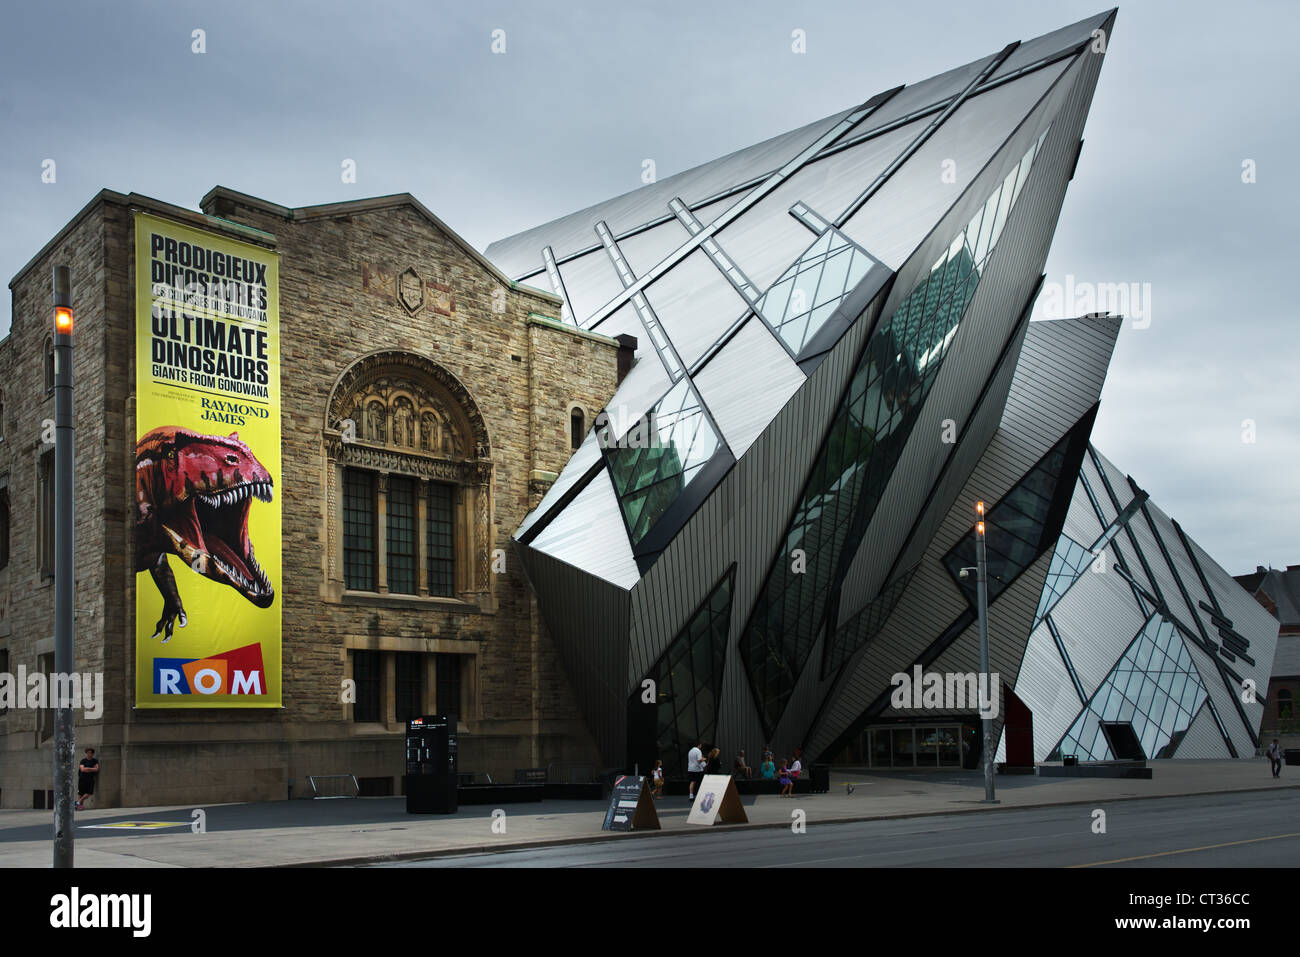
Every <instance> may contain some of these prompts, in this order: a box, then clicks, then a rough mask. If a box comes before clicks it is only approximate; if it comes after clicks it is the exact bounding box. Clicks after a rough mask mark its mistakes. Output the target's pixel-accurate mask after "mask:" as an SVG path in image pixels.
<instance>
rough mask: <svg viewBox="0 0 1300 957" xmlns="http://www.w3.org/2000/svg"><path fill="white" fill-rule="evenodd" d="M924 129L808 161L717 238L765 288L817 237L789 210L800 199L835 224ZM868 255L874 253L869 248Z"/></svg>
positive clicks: (892, 134) (912, 127) (903, 131)
mask: <svg viewBox="0 0 1300 957" xmlns="http://www.w3.org/2000/svg"><path fill="white" fill-rule="evenodd" d="M924 125H925V124H924V122H920V121H918V122H917V123H914V124H911V125H909V126H907V127H905V128H903V129H900V130H895V131H893V132H890V133H885V134H882V135H881V136H879V137H876V138H875V139H870V140H867V141H865V142H863V143H861V144H859V145H857V146H854V147H852V148H851V149H847V150H843V151H841V152H839V153H832V154H831V155H830V156H828V157H826V158H825V159H820V160H817V161H815V162H811V163H809V164H808V165H807V166H805V167H804V168H803V169H801V170H800V171H799V172H797V173H796V174H795V175H794V176H792V177H791V178H790V179H789V180H788V181H786V182H785V183H782V184H781V185H780V186H778V187H777V188H776V189H774V190H773V191H772V192H771V193H769V194H768V195H767V196H765V197H763V199H761V200H760V201H759V202H757V203H755V204H754V206H753V207H752V208H751V209H749V210H747V211H746V212H745V213H744V215H742V216H739V217H737V218H736V219H735V220H733V221H732V222H730V223H728V224H727V225H726V226H724V227H723V228H722V229H721V230H720V231H719V232H718V234H717V238H718V242H719V243H720V244H721V246H722V248H723V249H724V250H725V251H726V253H727V255H728V256H730V257H731V258H732V259H734V260H735V261H736V262H737V263H738V264H739V265H740V267H741V268H742V269H743V270H744V271H745V274H746V275H747V276H749V278H750V280H752V281H753V282H754V283H755V284H756V285H757V286H758V287H759V289H760V290H766V289H767V288H768V287H769V286H770V285H771V284H772V283H774V282H775V281H776V280H777V279H778V278H780V276H781V274H782V273H784V272H785V270H786V269H787V267H789V266H790V264H791V263H793V262H794V261H795V260H796V259H798V258H799V256H800V254H802V253H803V251H804V250H805V249H807V248H808V247H809V246H811V245H812V244H813V241H814V239H815V237H814V236H813V234H812V232H811V231H810V230H809V229H808V227H806V226H804V225H803V224H802V223H800V222H799V221H798V220H797V219H795V218H794V217H793V216H791V215H790V207H791V206H793V205H794V204H795V203H796V202H799V201H802V202H804V203H806V204H807V205H808V206H809V207H810V208H811V209H812V210H813V211H814V212H815V213H817V214H818V215H819V216H822V217H823V218H825V219H826V220H827V221H833V220H834V219H835V218H836V217H837V216H838V215H839V214H840V212H842V211H843V209H844V208H845V207H846V206H847V205H848V204H849V203H850V202H852V201H853V200H854V199H856V198H857V197H858V195H860V194H861V193H862V191H863V190H864V189H866V188H867V186H868V185H869V184H870V183H871V181H872V180H873V179H875V178H876V176H877V175H878V174H879V173H880V172H881V171H882V170H884V168H885V167H886V166H888V165H889V164H890V163H891V162H892V161H893V160H894V158H895V157H896V156H897V155H898V154H899V153H900V152H902V151H903V149H904V148H905V147H906V146H907V144H908V143H910V142H911V141H912V138H913V137H915V135H916V134H917V133H919V132H920V131H921V129H922V128H923V127H924ZM953 198H954V199H955V198H956V195H955V193H954V196H953ZM867 252H872V250H871V249H870V248H869V247H868V249H867Z"/></svg>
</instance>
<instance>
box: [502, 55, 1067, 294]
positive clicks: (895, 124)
mask: <svg viewBox="0 0 1300 957" xmlns="http://www.w3.org/2000/svg"><path fill="white" fill-rule="evenodd" d="M1091 43H1092V40H1091V39H1088V40H1084V41H1082V42H1081V43H1078V44H1076V45H1074V46H1072V47H1068V48H1066V49H1064V50H1058V51H1057V52H1056V53H1051V54H1048V55H1047V56H1045V57H1043V58H1042V59H1039V60H1035V61H1034V62H1033V63H1030V64H1027V65H1025V66H1023V67H1020V68H1018V69H1016V70H1014V71H1012V72H1011V73H1008V74H1005V75H1004V76H999V77H995V78H992V79H990V80H988V81H987V82H986V83H985V84H984V85H983V86H981V87H980V88H979V89H978V90H976V91H975V92H974V93H972V94H971V97H972V98H974V97H978V96H981V95H983V94H984V93H987V92H988V91H990V90H996V89H997V88H999V87H1001V86H1005V85H1006V84H1008V83H1011V82H1014V81H1015V80H1018V79H1020V78H1021V77H1022V76H1025V75H1027V74H1029V73H1033V72H1035V71H1037V70H1041V69H1043V68H1045V67H1049V66H1051V65H1052V64H1054V63H1059V62H1060V61H1061V60H1066V59H1069V58H1071V57H1074V56H1077V55H1078V54H1080V53H1082V52H1083V51H1084V50H1086V49H1087V48H1088V46H1089V44H1091ZM903 89H906V87H905V86H900V87H897V88H895V89H894V90H886V91H884V93H887V94H889V95H890V96H892V95H894V94H895V93H897V92H899V91H900V90H903ZM877 95H878V96H879V95H884V94H883V93H882V94H877ZM951 102H952V97H945V98H944V99H942V100H938V101H936V102H934V103H931V104H929V105H928V106H923V107H920V108H918V109H915V110H913V111H912V112H911V113H908V114H907V115H905V116H902V117H899V118H898V119H896V120H890V121H889V122H888V123H885V124H882V125H881V126H877V127H873V128H872V129H870V130H867V131H865V132H863V133H860V134H858V135H857V136H852V137H846V138H845V139H843V140H839V141H837V142H835V143H832V144H831V145H830V146H827V147H826V148H825V149H824V150H822V151H821V152H820V153H818V154H817V155H816V156H815V157H813V159H812V160H811V161H810V162H811V163H816V162H819V161H821V160H823V159H826V158H827V157H830V156H834V155H835V154H836V153H840V152H843V151H844V150H847V149H852V148H853V147H855V146H858V145H859V144H861V143H865V142H867V141H868V140H872V139H876V138H877V137H880V136H883V135H885V134H886V133H892V132H893V131H894V130H896V129H899V128H900V127H903V126H906V125H907V124H908V123H912V122H915V121H916V120H918V119H923V118H924V117H927V116H930V115H932V114H934V113H937V112H939V111H940V110H942V109H944V108H945V107H946V106H947V105H948V104H949V103H951ZM769 175H771V173H770V171H769V172H768V173H764V174H762V175H761V176H755V177H753V178H752V179H748V180H746V181H744V182H743V183H737V184H736V185H734V186H729V187H727V188H726V189H723V190H719V191H718V192H717V193H713V194H711V195H709V196H706V197H704V198H703V199H701V200H698V201H696V202H695V203H693V204H691V208H692V209H702V208H703V207H705V206H709V205H711V204H713V203H716V202H719V201H721V200H724V199H728V198H730V197H732V196H738V195H740V194H742V193H746V192H748V191H749V190H751V189H753V188H754V187H755V186H757V185H759V184H760V183H762V182H763V180H764V179H766V178H767V177H768V176H769ZM672 220H673V217H672V216H659V217H656V218H655V219H652V220H650V221H648V222H645V223H642V224H640V225H639V226H634V227H632V228H630V229H628V230H627V231H626V232H625V233H623V234H622V235H620V236H619V237H618V238H619V240H624V239H628V238H629V237H632V236H636V235H639V234H640V233H643V232H647V231H649V230H651V229H654V228H655V227H656V226H662V225H663V224H664V223H669V222H672ZM599 248H600V247H599V246H598V245H596V246H586V247H584V248H582V249H578V250H575V251H574V252H571V253H567V254H566V255H564V256H563V257H561V258H559V259H558V260H557V262H558V263H559V264H560V265H563V264H564V263H567V262H572V261H573V260H575V259H580V258H582V257H583V256H586V255H589V254H591V253H593V252H595V251H596V250H598V249H599ZM543 272H545V269H534V270H532V271H531V272H527V273H524V274H523V275H521V276H519V277H517V278H516V279H515V282H527V280H529V279H531V278H533V277H535V276H540V275H541V274H542V273H543Z"/></svg>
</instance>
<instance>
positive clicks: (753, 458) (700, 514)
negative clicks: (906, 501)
mask: <svg viewBox="0 0 1300 957" xmlns="http://www.w3.org/2000/svg"><path fill="white" fill-rule="evenodd" d="M881 299H882V297H877V299H876V300H874V301H873V302H872V303H871V304H870V305H869V306H868V307H867V309H866V310H865V312H864V314H863V315H862V316H860V317H859V318H858V320H857V321H856V322H855V323H854V324H853V325H852V326H850V327H849V330H848V331H847V332H846V333H845V335H844V337H843V338H842V339H841V340H840V341H839V342H838V343H837V344H836V346H835V347H834V348H833V349H832V350H831V352H830V353H829V354H828V356H827V358H826V360H825V361H824V362H822V363H821V364H820V365H819V366H818V367H817V369H816V371H815V372H814V373H813V374H812V375H811V376H810V377H809V378H808V379H807V380H806V381H805V383H804V384H803V386H802V387H801V388H800V389H799V390H798V391H796V392H795V393H794V395H793V396H792V397H791V398H790V399H789V401H788V402H787V403H786V405H785V407H784V408H783V409H782V410H781V411H780V413H779V414H777V416H776V418H775V419H773V420H772V422H771V423H770V424H769V425H768V426H767V428H765V429H764V430H763V431H762V433H761V434H760V435H759V437H758V438H757V439H756V440H755V441H754V442H753V444H752V445H750V447H749V449H748V451H747V452H746V453H745V454H744V455H743V456H741V457H739V460H738V461H737V463H736V465H735V466H734V467H733V468H732V470H731V471H730V472H729V473H728V474H727V476H726V477H725V478H724V479H723V480H722V482H721V483H720V484H719V486H718V487H717V488H716V489H715V490H714V492H713V494H712V495H710V496H709V498H707V499H706V500H705V501H704V503H703V504H702V505H701V506H700V508H699V509H698V510H697V511H696V513H695V515H694V516H692V518H691V519H690V521H689V522H688V523H687V524H686V526H685V527H684V528H683V529H682V531H681V532H680V533H678V535H677V537H676V538H674V539H673V540H672V542H670V543H669V545H668V546H667V547H666V548H665V549H664V552H663V553H662V554H661V555H660V557H659V559H658V561H656V562H655V564H654V565H653V566H652V567H651V568H650V570H649V571H648V572H647V573H646V575H645V576H644V578H643V579H642V580H641V583H640V584H639V585H638V586H637V587H636V588H635V589H634V590H633V591H632V641H631V660H630V662H629V671H628V682H629V686H632V685H634V684H635V683H636V682H639V680H640V678H641V677H642V676H643V675H644V674H645V673H646V671H647V670H648V669H649V668H650V666H651V665H652V664H653V663H654V661H655V660H656V659H657V658H658V657H659V655H661V654H662V653H663V650H664V648H665V647H667V645H668V643H669V642H670V641H671V640H672V638H673V637H674V636H675V635H676V634H677V632H678V631H679V630H680V629H681V627H682V624H683V623H684V622H685V621H686V620H687V618H688V616H689V615H690V614H691V612H692V611H693V610H694V609H695V608H696V607H697V606H698V605H699V602H700V601H701V600H702V599H703V598H704V595H705V594H706V593H707V591H708V589H709V588H711V587H712V585H713V583H715V582H716V581H717V580H718V578H719V577H720V576H721V574H722V573H723V572H724V571H725V570H726V568H727V567H728V566H729V565H730V564H731V563H732V562H733V561H734V562H736V563H737V567H736V578H735V582H734V584H733V597H732V612H731V623H730V632H729V635H728V640H727V658H726V666H725V668H724V671H723V690H722V695H721V699H720V702H721V703H720V710H719V714H718V726H717V736H718V740H719V741H725V742H728V747H731V746H732V745H735V746H737V747H740V746H744V747H746V748H747V749H754V750H757V747H758V746H760V745H761V744H763V743H764V742H763V740H762V737H763V732H762V728H761V726H760V724H759V721H758V715H757V712H756V711H755V709H754V702H753V696H752V694H751V692H750V688H749V684H748V679H747V677H746V675H745V670H744V667H743V666H742V665H741V663H740V659H739V657H738V652H737V643H738V641H739V639H740V635H741V632H742V631H743V630H744V626H745V624H746V622H747V620H748V618H749V614H750V610H751V609H752V607H753V605H754V601H755V599H756V597H757V595H758V592H759V590H760V589H761V587H762V585H763V581H764V579H765V578H766V576H767V572H768V568H769V565H770V562H771V561H772V560H773V557H774V556H775V555H776V553H777V551H778V549H779V548H780V547H781V542H782V539H783V537H784V534H785V525H786V523H787V520H788V517H789V515H790V514H791V513H792V512H793V510H794V507H795V504H796V502H797V500H798V498H799V495H800V494H801V492H802V489H803V485H804V481H805V479H806V476H807V473H808V471H809V469H810V468H811V467H812V463H813V461H814V460H815V458H816V455H817V452H818V450H819V448H820V446H821V442H822V439H823V437H824V432H825V430H826V428H827V427H828V425H829V422H830V421H831V418H832V416H833V413H834V409H835V408H836V406H837V405H838V403H839V401H840V398H841V396H842V395H843V392H844V390H845V388H846V387H847V384H848V380H849V378H850V376H851V375H852V371H853V368H854V366H855V364H856V360H857V356H858V354H859V352H860V350H861V346H862V342H863V340H864V339H865V337H866V335H867V333H868V332H869V331H870V329H871V328H872V327H873V326H874V324H875V323H876V321H877V320H878V318H879V311H880V305H881ZM774 743H775V742H774Z"/></svg>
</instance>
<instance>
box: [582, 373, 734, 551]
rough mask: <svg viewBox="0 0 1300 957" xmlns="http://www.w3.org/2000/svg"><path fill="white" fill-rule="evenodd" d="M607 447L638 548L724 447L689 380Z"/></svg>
mask: <svg viewBox="0 0 1300 957" xmlns="http://www.w3.org/2000/svg"><path fill="white" fill-rule="evenodd" d="M602 444H603V445H604V447H605V455H606V457H607V460H608V462H609V474H610V477H611V478H612V479H613V482H614V490H615V492H616V493H617V494H618V500H619V505H620V506H621V507H622V510H623V517H624V518H625V519H626V520H627V526H628V532H629V535H630V537H631V539H632V544H633V545H635V544H636V543H637V542H639V541H641V539H643V538H644V537H645V536H646V533H647V532H649V531H650V529H651V528H653V527H654V524H655V522H657V521H658V520H659V519H660V518H661V517H662V516H663V514H664V512H666V511H667V510H668V508H669V506H671V505H672V504H673V502H675V501H676V500H677V497H678V496H679V495H681V493H682V490H683V489H685V488H686V486H687V485H689V484H690V482H691V479H693V478H695V476H696V475H697V474H698V473H699V470H700V469H701V468H703V467H704V465H705V463H707V462H708V460H709V459H710V458H711V457H712V456H713V454H714V453H715V452H716V451H717V450H718V448H719V447H720V446H721V445H722V441H721V439H720V438H719V437H718V433H717V431H716V430H715V429H714V427H713V423H712V422H711V421H710V420H709V417H708V415H707V414H706V413H705V410H704V404H703V403H702V402H701V401H700V397H699V393H697V392H696V391H695V386H694V385H692V384H691V381H690V379H689V378H683V379H681V380H680V381H678V383H677V384H676V385H674V386H673V387H672V388H671V389H670V390H669V391H668V394H667V395H665V396H664V397H663V398H662V399H660V400H659V402H657V403H656V404H655V406H654V408H652V409H651V410H650V412H649V413H647V415H646V416H645V417H643V418H642V419H641V420H639V421H638V422H637V423H636V425H634V426H633V427H632V428H631V430H629V431H628V433H627V434H626V435H625V436H623V438H621V439H619V440H618V441H617V442H615V441H613V439H612V437H610V436H609V433H608V432H606V438H605V439H603V441H602Z"/></svg>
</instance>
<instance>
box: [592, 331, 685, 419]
mask: <svg viewBox="0 0 1300 957" xmlns="http://www.w3.org/2000/svg"><path fill="white" fill-rule="evenodd" d="M629 308H630V307H629ZM636 351H637V357H636V362H634V363H633V364H632V369H631V371H629V372H628V374H627V376H626V377H625V378H624V379H623V381H622V382H621V383H620V384H619V387H618V388H617V389H616V390H615V391H614V395H613V396H612V397H611V398H610V400H609V404H607V405H606V406H605V412H606V413H607V415H608V418H609V423H610V426H611V427H612V428H613V431H614V435H615V436H617V437H618V438H622V437H623V436H624V435H626V434H627V433H628V430H629V429H631V428H632V426H633V425H635V424H636V423H637V421H638V420H639V419H640V418H641V416H643V415H645V414H646V413H647V412H649V411H650V409H651V408H652V407H653V406H654V404H655V403H656V402H658V401H659V400H660V399H662V398H663V397H664V396H665V395H667V394H668V390H669V389H670V388H672V385H673V382H672V380H671V379H670V378H668V372H667V370H666V369H664V364H663V363H662V362H660V361H659V356H658V355H657V354H656V353H655V350H654V347H653V346H652V345H650V337H649V336H642V337H641V340H640V341H639V342H638V343H637V350H636Z"/></svg>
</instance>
